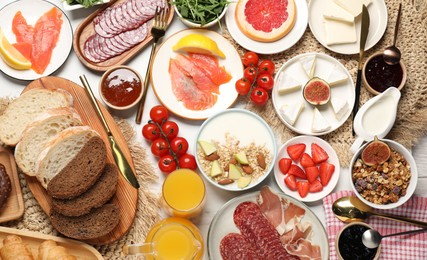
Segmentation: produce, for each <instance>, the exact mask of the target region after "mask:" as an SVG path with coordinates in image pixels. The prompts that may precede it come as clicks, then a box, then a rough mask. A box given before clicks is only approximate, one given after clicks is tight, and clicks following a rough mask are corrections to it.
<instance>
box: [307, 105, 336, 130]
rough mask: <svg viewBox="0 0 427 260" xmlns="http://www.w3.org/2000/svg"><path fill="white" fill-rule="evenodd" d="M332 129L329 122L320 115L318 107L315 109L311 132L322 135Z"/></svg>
mask: <svg viewBox="0 0 427 260" xmlns="http://www.w3.org/2000/svg"><path fill="white" fill-rule="evenodd" d="M329 129H331V124H330V123H329V122H328V120H327V119H326V118H325V117H324V116H323V115H322V114H321V113H320V111H319V109H317V107H314V109H313V122H312V125H311V131H312V132H313V133H321V132H325V131H328V130H329Z"/></svg>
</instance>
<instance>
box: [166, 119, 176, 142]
mask: <svg viewBox="0 0 427 260" xmlns="http://www.w3.org/2000/svg"><path fill="white" fill-rule="evenodd" d="M162 131H163V133H164V134H165V135H166V137H167V138H168V140H172V139H174V138H175V137H177V136H178V132H179V127H178V125H177V124H176V123H175V122H173V121H166V122H164V123H163V125H162Z"/></svg>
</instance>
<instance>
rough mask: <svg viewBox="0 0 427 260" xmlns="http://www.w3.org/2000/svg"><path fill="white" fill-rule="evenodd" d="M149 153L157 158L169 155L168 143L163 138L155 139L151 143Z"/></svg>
mask: <svg viewBox="0 0 427 260" xmlns="http://www.w3.org/2000/svg"><path fill="white" fill-rule="evenodd" d="M151 152H152V153H153V154H154V155H155V156H158V157H162V156H164V155H167V154H168V153H169V147H168V143H167V142H166V140H165V139H163V138H157V139H156V140H154V141H153V142H152V143H151Z"/></svg>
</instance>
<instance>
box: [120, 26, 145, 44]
mask: <svg viewBox="0 0 427 260" xmlns="http://www.w3.org/2000/svg"><path fill="white" fill-rule="evenodd" d="M147 34H148V28H147V24H145V23H144V24H143V25H141V26H140V27H138V28H136V29H135V30H131V31H126V32H124V33H121V34H120V35H119V36H120V38H121V39H122V40H123V41H124V42H126V43H128V44H130V45H131V46H135V45H136V44H138V43H140V42H142V41H143V40H144V39H145V37H147Z"/></svg>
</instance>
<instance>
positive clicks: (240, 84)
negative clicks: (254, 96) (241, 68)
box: [236, 78, 251, 95]
mask: <svg viewBox="0 0 427 260" xmlns="http://www.w3.org/2000/svg"><path fill="white" fill-rule="evenodd" d="M250 90H251V83H250V82H249V81H248V80H247V79H245V78H241V79H239V80H237V81H236V91H237V93H239V95H247V94H248V93H249V91H250Z"/></svg>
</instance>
